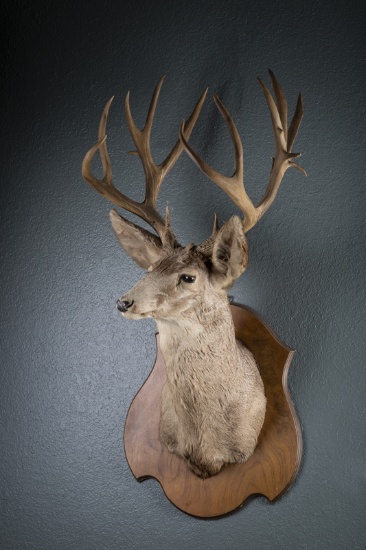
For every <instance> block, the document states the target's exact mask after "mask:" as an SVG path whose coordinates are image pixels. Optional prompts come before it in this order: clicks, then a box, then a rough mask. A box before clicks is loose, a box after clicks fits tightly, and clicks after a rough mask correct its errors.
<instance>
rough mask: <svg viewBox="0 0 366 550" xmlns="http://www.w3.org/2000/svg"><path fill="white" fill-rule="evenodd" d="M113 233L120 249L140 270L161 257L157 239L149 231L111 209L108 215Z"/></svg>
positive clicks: (160, 245)
mask: <svg viewBox="0 0 366 550" xmlns="http://www.w3.org/2000/svg"><path fill="white" fill-rule="evenodd" d="M109 218H110V220H111V223H112V227H113V231H114V232H115V234H116V237H117V239H118V240H119V242H120V244H121V246H122V248H123V249H124V250H125V251H126V252H127V254H128V255H129V256H131V258H132V259H133V260H134V261H135V262H136V263H137V265H138V266H139V267H142V269H148V268H149V267H150V266H151V265H152V264H154V263H155V262H157V261H158V260H159V259H160V258H161V256H162V244H161V240H160V239H159V237H156V236H155V235H153V234H152V233H150V231H147V230H146V229H143V228H142V227H139V226H138V225H135V224H133V223H132V222H129V221H128V220H126V219H125V218H123V216H121V215H120V214H118V213H117V212H116V210H114V209H113V208H112V210H111V211H110V213H109Z"/></svg>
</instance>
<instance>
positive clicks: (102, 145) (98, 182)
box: [81, 97, 165, 235]
mask: <svg viewBox="0 0 366 550" xmlns="http://www.w3.org/2000/svg"><path fill="white" fill-rule="evenodd" d="M112 100H113V97H112V98H111V99H110V100H109V101H108V103H107V104H106V106H105V108H104V110H103V113H102V116H101V119H100V124H99V130H98V142H97V143H96V144H95V145H94V146H93V147H91V149H89V151H88V152H87V153H86V155H85V157H84V159H83V163H82V170H81V171H82V175H83V178H84V179H85V181H86V182H87V183H89V185H90V186H91V187H93V189H95V190H96V191H97V192H98V193H100V194H101V195H102V196H103V197H104V198H106V199H107V200H109V201H110V202H112V203H113V204H115V205H116V206H119V207H121V208H124V209H125V210H127V211H129V212H132V213H133V214H136V216H138V217H140V218H141V219H143V220H144V221H146V222H147V223H148V224H149V225H151V226H152V227H153V228H154V229H155V230H156V231H157V233H158V234H159V235H160V233H161V232H162V231H163V230H164V227H165V224H164V219H163V218H162V217H161V216H160V214H159V213H158V212H156V211H155V210H154V209H151V208H145V207H144V205H143V204H141V203H139V202H136V201H134V200H133V199H130V198H128V197H126V195H124V194H123V193H121V192H120V191H119V190H118V189H116V187H115V186H114V184H113V181H112V167H111V162H110V158H109V154H108V149H107V135H106V125H107V118H108V112H109V108H110V105H111V103H112ZM97 151H99V154H100V158H101V162H102V167H103V177H102V179H98V178H96V177H95V176H94V175H93V174H92V172H91V163H92V160H93V158H94V156H95V153H96V152H97Z"/></svg>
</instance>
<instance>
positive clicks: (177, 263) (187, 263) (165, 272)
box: [149, 248, 207, 276]
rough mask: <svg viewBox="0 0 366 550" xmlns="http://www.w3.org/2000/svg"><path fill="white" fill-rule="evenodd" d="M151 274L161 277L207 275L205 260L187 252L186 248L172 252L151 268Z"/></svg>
mask: <svg viewBox="0 0 366 550" xmlns="http://www.w3.org/2000/svg"><path fill="white" fill-rule="evenodd" d="M149 272H150V273H154V274H157V275H160V276H169V275H179V274H182V273H185V272H187V274H190V275H198V274H199V273H200V272H203V273H207V268H206V265H205V263H204V261H203V259H202V258H201V257H200V256H199V255H198V254H196V253H194V252H193V253H192V252H187V250H186V249H185V248H182V249H178V250H175V251H174V252H171V253H170V254H168V255H167V256H166V257H164V258H163V259H162V260H160V261H158V262H156V263H155V264H154V265H152V266H151V267H150V268H149Z"/></svg>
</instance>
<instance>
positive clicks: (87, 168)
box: [82, 77, 207, 242]
mask: <svg viewBox="0 0 366 550" xmlns="http://www.w3.org/2000/svg"><path fill="white" fill-rule="evenodd" d="M163 82H164V77H162V78H161V79H160V80H159V82H158V84H157V86H156V88H155V90H154V93H153V96H152V99H151V103H150V108H149V111H148V114H147V118H146V123H145V126H144V128H143V129H142V130H139V129H138V128H137V126H136V125H135V123H134V121H133V118H132V115H131V109H130V100H129V97H130V94H129V92H128V94H127V96H126V100H125V112H126V120H127V124H128V127H129V130H130V133H131V136H132V139H133V141H134V143H135V146H136V149H137V151H134V152H132V154H138V156H139V157H140V160H141V163H142V166H143V169H144V172H145V178H146V193H145V199H144V200H143V202H141V203H139V202H136V201H134V200H132V199H130V198H128V197H127V196H126V195H124V194H123V193H121V192H120V191H119V190H118V189H117V188H116V187H115V186H114V184H113V180H112V167H111V162H110V158H109V153H108V149H107V141H106V140H107V135H106V126H107V119H108V113H109V108H110V106H111V103H112V100H113V97H112V98H111V99H110V100H109V101H108V103H107V104H106V106H105V108H104V110H103V113H102V117H101V120H100V124H99V130H98V142H97V143H96V144H95V145H94V146H93V147H92V148H91V149H90V150H89V151H88V152H87V154H86V155H85V157H84V160H83V164H82V175H83V177H84V179H85V180H86V182H87V183H89V185H91V187H93V188H94V189H95V190H96V191H98V193H100V194H101V195H102V196H103V197H105V198H106V199H107V200H109V201H110V202H112V203H113V204H115V205H116V206H120V207H121V208H123V209H125V210H127V211H129V212H132V213H133V214H136V215H137V216H139V217H140V218H141V219H143V220H144V221H145V222H147V223H148V224H149V225H150V226H151V227H152V228H153V229H154V230H155V231H156V232H157V234H158V235H159V236H160V238H161V240H162V241H163V240H166V239H167V234H169V235H168V236H169V240H170V241H171V242H174V241H175V240H176V239H175V236H174V234H173V232H172V230H171V228H170V223H169V216H167V217H166V220H164V219H163V218H162V216H161V215H160V214H159V212H158V211H157V210H156V202H157V198H158V194H159V190H160V187H161V184H162V182H163V180H164V178H165V176H166V175H167V174H168V172H169V171H170V170H171V168H172V167H173V166H174V164H175V162H176V161H177V160H178V158H179V156H180V154H181V153H182V151H183V149H184V145H183V144H182V143H181V141H180V140H179V139H178V141H177V143H176V144H175V146H174V147H173V149H172V150H171V151H170V153H169V154H168V156H167V157H166V158H165V160H164V161H163V162H162V163H161V164H159V165H157V164H155V163H154V161H153V159H152V154H151V150H150V134H151V128H152V123H153V119H154V114H155V109H156V105H157V102H158V98H159V94H160V90H161V87H162V85H163ZM206 94H207V90H205V92H204V93H203V94H202V96H201V97H200V99H199V101H198V102H197V104H196V106H195V107H194V109H193V111H192V114H191V116H190V117H189V119H188V121H187V125H186V135H187V138H189V136H190V134H191V132H192V130H193V128H194V125H195V123H196V121H197V119H198V116H199V114H200V111H201V109H202V106H203V103H204V101H205V98H206ZM97 151H99V154H100V158H101V162H102V167H103V177H102V179H98V178H96V177H95V176H94V175H93V174H92V172H91V163H92V160H93V158H94V155H95V154H96V152H97Z"/></svg>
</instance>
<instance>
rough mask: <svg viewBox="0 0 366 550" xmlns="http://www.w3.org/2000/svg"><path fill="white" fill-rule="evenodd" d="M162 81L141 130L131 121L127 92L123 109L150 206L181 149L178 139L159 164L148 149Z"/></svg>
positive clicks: (198, 107) (200, 102)
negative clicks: (143, 174) (140, 165)
mask: <svg viewBox="0 0 366 550" xmlns="http://www.w3.org/2000/svg"><path fill="white" fill-rule="evenodd" d="M163 82H164V77H162V78H161V79H160V80H159V82H158V84H157V86H156V88H155V91H154V94H153V97H152V100H151V104H150V108H149V112H148V115H147V118H146V123H145V126H144V128H143V129H142V130H139V129H138V128H137V126H136V124H135V123H134V121H133V118H132V114H131V108H130V98H129V93H128V94H127V96H126V102H125V109H126V120H127V124H128V127H129V130H130V133H131V136H132V139H133V141H134V144H135V146H136V149H137V154H138V155H139V157H140V159H141V163H142V166H143V168H144V172H145V176H146V197H145V200H144V204H147V205H150V206H152V207H155V206H156V202H157V198H158V194H159V190H160V186H161V184H162V182H163V179H164V178H165V176H166V175H167V174H168V172H169V171H170V170H171V168H172V167H173V166H174V164H175V163H176V161H177V160H178V158H179V156H180V154H181V153H182V151H183V146H182V144H181V143H180V140H179V139H178V141H177V143H176V144H175V145H174V147H173V148H172V150H171V151H170V153H169V154H168V156H167V157H166V158H165V160H164V161H163V162H161V164H155V163H154V161H153V158H152V155H151V150H150V133H151V127H152V123H153V118H154V114H155V109H156V105H157V101H158V98H159V94H160V90H161V87H162V85H163ZM206 94H207V89H206V90H205V91H204V92H203V94H202V95H201V97H200V99H199V100H198V102H197V104H196V106H195V107H194V109H193V111H192V114H191V116H190V117H189V119H188V123H187V124H189V128H188V133H189V135H190V134H191V132H192V130H193V128H194V125H195V123H196V121H197V119H198V116H199V114H200V112H201V109H202V106H203V103H204V101H205V99H206Z"/></svg>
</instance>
